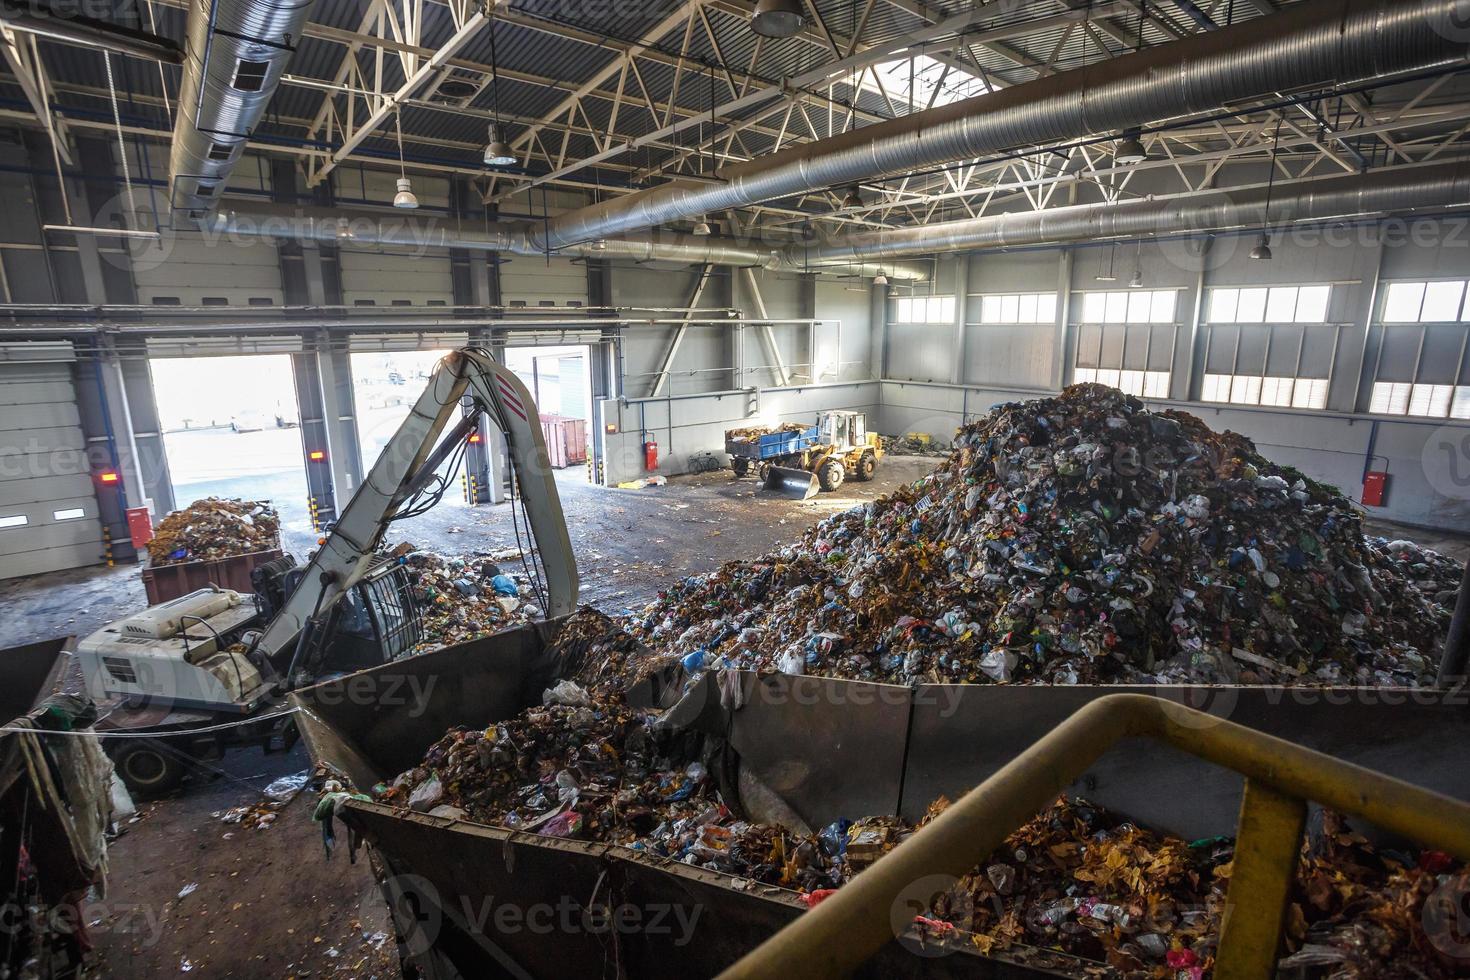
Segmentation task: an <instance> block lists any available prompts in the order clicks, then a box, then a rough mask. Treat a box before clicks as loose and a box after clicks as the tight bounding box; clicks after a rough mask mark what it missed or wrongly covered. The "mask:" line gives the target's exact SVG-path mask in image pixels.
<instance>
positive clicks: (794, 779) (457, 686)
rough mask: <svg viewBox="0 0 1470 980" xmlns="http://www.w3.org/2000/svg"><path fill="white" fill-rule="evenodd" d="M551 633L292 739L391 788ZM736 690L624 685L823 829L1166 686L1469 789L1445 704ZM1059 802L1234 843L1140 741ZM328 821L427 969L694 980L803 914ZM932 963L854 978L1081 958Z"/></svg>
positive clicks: (1195, 764)
mask: <svg viewBox="0 0 1470 980" xmlns="http://www.w3.org/2000/svg"><path fill="white" fill-rule="evenodd" d="M558 626H559V624H558V623H556V622H552V623H548V624H540V625H537V626H530V627H521V628H518V629H515V630H510V631H507V632H504V633H501V634H497V635H495V636H492V637H489V638H486V639H482V640H478V641H474V642H472V643H468V644H463V645H460V646H456V647H449V648H445V649H443V650H439V651H435V652H434V653H430V654H426V655H424V656H420V657H415V658H412V659H409V660H405V661H400V662H397V663H394V664H388V665H384V666H382V667H378V668H374V669H371V670H368V671H363V672H361V673H358V674H353V675H348V676H346V677H342V678H337V679H334V680H331V681H328V682H325V683H322V684H319V685H316V686H315V687H312V688H308V689H305V690H303V691H299V692H297V693H296V694H295V695H294V696H293V698H294V700H295V702H296V703H297V704H298V705H299V706H300V707H301V708H302V713H301V715H300V716H299V723H300V726H301V729H302V734H303V736H304V738H305V739H306V741H307V744H308V746H309V747H310V749H311V752H312V755H313V757H314V758H316V759H318V760H320V761H325V762H328V763H331V764H332V765H334V766H336V767H337V768H338V769H340V770H341V771H342V772H344V773H345V774H347V775H348V776H350V777H351V779H352V780H353V781H354V782H355V783H356V784H357V785H358V786H359V787H363V788H366V787H369V786H372V785H373V784H375V783H376V782H378V781H380V780H384V779H390V778H392V777H393V776H396V775H397V774H398V773H399V772H401V771H403V770H405V769H407V768H410V767H411V766H413V765H415V764H417V763H418V761H419V760H420V758H421V757H422V753H423V751H424V749H425V748H426V747H427V746H428V745H429V744H431V743H432V742H433V741H435V740H436V739H438V738H439V737H440V736H441V735H442V734H443V733H444V732H445V731H446V730H447V729H448V728H450V727H452V726H455V725H472V726H483V725H486V724H489V723H491V722H493V721H497V720H500V719H503V718H505V717H508V716H509V715H511V714H514V713H515V712H517V711H519V710H521V709H522V708H524V707H526V706H529V705H531V704H536V703H539V701H540V692H541V690H542V689H544V687H546V686H547V684H548V682H549V681H550V680H551V679H552V678H553V675H554V670H555V667H554V664H553V663H552V662H550V661H549V659H548V657H547V656H546V646H547V644H548V643H549V641H550V640H551V639H552V638H554V636H555V631H556V630H557V628H558ZM739 680H740V683H739V684H738V685H728V684H727V685H725V686H724V689H723V697H722V693H721V686H720V685H717V684H716V683H715V682H714V678H713V676H712V675H710V674H706V675H704V676H702V677H700V678H698V679H696V680H695V681H694V683H692V684H691V685H688V686H687V693H684V694H683V695H682V697H680V692H681V691H682V690H684V689H685V687H686V685H685V684H684V683H683V679H682V678H680V677H677V676H666V677H664V678H662V679H661V683H656V684H653V685H650V686H647V687H645V688H644V689H643V690H641V691H640V692H638V693H639V695H640V697H641V699H642V700H644V701H645V702H649V701H651V702H653V703H659V704H662V705H667V706H669V707H667V709H666V711H665V718H664V720H665V722H666V723H668V724H673V725H676V726H680V727H687V728H694V729H697V730H702V731H704V732H706V733H707V735H708V736H709V737H711V738H713V739H718V740H722V742H723V744H724V745H725V746H726V748H727V751H728V752H729V753H730V754H731V755H732V757H733V758H732V766H734V767H736V768H738V769H747V770H749V771H750V772H751V773H752V774H754V775H756V776H757V777H758V778H759V779H760V781H761V782H763V783H764V784H765V785H766V786H767V787H768V788H770V789H771V790H773V791H774V792H775V793H777V794H778V795H779V796H781V797H782V798H783V799H784V801H785V802H786V803H787V804H789V805H790V806H791V808H792V809H794V810H795V811H796V812H797V814H798V815H800V816H801V817H802V818H803V819H805V820H806V822H807V823H808V824H809V825H811V826H822V825H824V824H826V823H828V822H830V821H832V820H834V819H836V818H838V817H849V818H857V817H861V816H869V815H881V814H894V813H897V814H902V815H905V816H908V817H911V818H913V817H917V816H920V815H922V813H923V811H924V809H925V807H926V806H927V805H928V804H929V802H930V801H931V800H933V799H934V798H935V797H937V796H938V795H940V794H946V795H949V796H951V797H955V796H958V795H960V794H962V793H963V792H964V791H966V790H968V789H969V788H971V787H972V786H974V785H976V784H977V783H979V782H980V781H982V780H983V779H984V778H986V777H987V776H989V775H991V774H992V773H993V772H994V771H996V770H997V769H998V768H1000V767H1001V766H1002V765H1004V764H1005V763H1006V762H1008V761H1009V760H1010V759H1011V758H1013V757H1014V756H1015V755H1017V754H1018V753H1019V752H1020V751H1021V750H1022V749H1023V748H1025V747H1026V746H1029V745H1030V744H1031V743H1032V742H1034V741H1035V740H1037V739H1038V738H1040V737H1041V736H1042V735H1044V734H1045V733H1046V732H1047V731H1049V730H1050V729H1051V728H1052V727H1054V726H1055V724H1057V723H1058V722H1059V721H1061V720H1062V719H1064V718H1065V717H1067V716H1068V715H1069V714H1071V713H1072V712H1073V711H1075V710H1076V709H1077V708H1079V707H1081V706H1082V705H1084V704H1086V703H1088V702H1089V701H1090V700H1092V699H1095V698H1097V697H1101V696H1103V695H1105V694H1109V693H1114V692H1117V691H1122V690H1132V691H1140V690H1142V691H1143V692H1144V693H1150V694H1155V695H1162V696H1164V697H1166V698H1168V699H1170V700H1172V701H1174V702H1175V703H1180V704H1186V705H1189V706H1192V707H1197V708H1202V709H1204V710H1206V711H1208V712H1211V713H1212V716H1213V717H1222V718H1230V719H1231V720H1234V721H1237V722H1241V723H1243V724H1246V725H1248V726H1251V727H1254V728H1259V729H1262V730H1264V731H1267V732H1269V733H1271V734H1275V735H1278V736H1281V737H1284V738H1287V739H1290V740H1292V741H1296V742H1299V743H1301V744H1304V745H1307V746H1310V747H1312V748H1316V749H1318V750H1320V751H1324V752H1327V753H1329V754H1331V755H1335V756H1338V757H1340V758H1343V759H1346V760H1348V761H1352V762H1356V763H1359V764H1361V765H1365V766H1367V767H1370V768H1373V769H1377V770H1379V771H1382V772H1386V773H1389V774H1391V775H1396V776H1399V777H1400V778H1403V779H1407V780H1409V781H1411V782H1414V783H1418V784H1420V785H1423V786H1426V787H1429V788H1431V789H1435V790H1438V791H1440V792H1443V793H1446V794H1448V795H1451V796H1454V797H1456V798H1459V799H1467V798H1470V784H1467V783H1466V781H1465V780H1464V766H1463V761H1462V760H1461V757H1460V754H1459V750H1458V748H1456V747H1457V746H1458V745H1461V744H1463V741H1464V740H1465V739H1466V738H1467V736H1470V711H1467V710H1466V707H1465V698H1464V693H1463V692H1461V691H1408V690H1403V691H1385V690H1374V689H1352V690H1348V689H1308V688H1303V689H1300V690H1292V689H1283V688H1264V687H1263V688H1249V687H1229V688H1219V687H1216V688H1210V687H1197V688H1196V687H1175V688H1149V689H1138V688H1121V687H1103V686H1099V687H1083V686H1078V687H999V686H995V687H992V686H980V685H936V686H921V687H913V688H909V687H898V686H894V685H882V684H865V683H860V682H851V681H839V680H831V679H825V678H812V677H793V676H789V675H767V676H764V677H760V676H757V675H755V674H749V673H747V674H744V675H742V676H741V677H740V679H739ZM1133 748H1137V747H1133ZM1073 789H1074V791H1075V792H1076V793H1077V794H1078V795H1081V796H1085V797H1087V798H1088V799H1091V800H1092V801H1094V802H1097V803H1101V804H1103V805H1106V806H1108V807H1109V808H1110V809H1112V810H1113V811H1115V812H1118V813H1121V814H1125V815H1127V816H1129V817H1131V818H1133V819H1135V820H1138V821H1139V822H1142V823H1145V824H1148V825H1151V826H1153V827H1154V828H1155V829H1158V830H1162V831H1167V832H1170V833H1173V834H1176V835H1180V836H1183V837H1186V838H1195V837H1207V836H1214V835H1233V834H1234V832H1235V827H1236V819H1237V816H1238V812H1239V804H1240V782H1239V779H1238V777H1235V776H1234V775H1233V774H1231V773H1228V772H1225V771H1223V770H1218V769H1215V768H1214V767H1211V766H1209V765H1208V764H1206V763H1203V762H1200V761H1199V760H1196V759H1194V758H1193V757H1189V756H1184V755H1182V754H1178V753H1174V752H1171V751H1168V750H1164V749H1161V748H1158V747H1155V746H1152V745H1150V746H1147V747H1146V748H1145V749H1144V751H1130V747H1129V746H1126V745H1125V746H1123V747H1121V748H1120V749H1117V750H1114V751H1111V752H1109V753H1107V754H1106V755H1104V756H1103V757H1102V759H1100V760H1099V761H1098V763H1097V764H1096V765H1094V766H1093V767H1092V768H1091V769H1090V770H1089V771H1088V772H1087V773H1086V774H1085V775H1084V776H1083V777H1082V778H1080V779H1079V780H1078V781H1077V782H1076V783H1075V784H1074V787H1073ZM728 798H729V797H728V796H727V799H728ZM342 817H343V819H344V821H345V822H346V823H347V824H348V826H349V827H351V828H352V829H353V830H354V831H355V832H356V833H359V834H361V835H362V837H363V838H364V839H365V840H366V841H367V843H368V844H369V845H370V847H371V848H372V850H373V853H374V855H375V859H376V860H377V861H378V863H379V864H380V866H381V868H382V869H383V871H384V872H385V874H386V875H387V884H386V890H387V892H388V895H389V897H390V899H392V902H393V907H394V908H395V910H396V912H397V913H398V914H396V915H395V921H396V924H397V926H398V929H399V935H400V938H401V939H402V941H403V943H404V947H403V948H404V950H405V952H406V955H407V956H408V958H409V959H410V960H412V961H413V962H414V963H415V965H417V966H420V967H422V968H424V969H426V970H427V971H428V972H427V975H429V976H454V975H456V973H455V972H454V971H458V973H462V974H464V975H481V974H484V973H487V972H488V973H490V974H491V975H502V974H503V975H508V976H532V977H542V976H565V975H576V974H580V973H584V972H587V971H596V972H599V973H600V972H601V971H603V969H604V968H605V967H609V965H610V964H616V968H617V973H618V975H622V976H629V977H663V976H669V977H673V976H679V977H687V976H707V975H712V974H714V973H716V972H718V971H719V970H720V969H721V968H723V967H724V966H726V965H728V964H729V963H731V962H732V961H733V960H734V959H736V958H737V957H738V956H739V955H740V954H741V953H742V952H744V951H745V950H748V949H751V948H753V947H754V946H755V945H757V944H758V943H759V942H760V941H762V940H763V939H764V938H766V937H767V936H768V935H770V933H771V932H772V931H773V930H774V929H776V928H779V927H780V926H781V925H782V924H783V923H785V922H787V921H789V920H790V919H791V918H793V917H795V916H797V915H799V914H800V913H801V910H802V908H803V906H802V905H801V903H800V901H799V900H798V897H797V896H796V894H795V893H793V892H790V891H786V890H784V889H779V888H770V887H766V886H761V885H753V884H751V883H749V882H746V881H744V880H741V879H737V878H732V877H730V876H726V875H722V874H718V873H714V872H710V871H707V870H704V869H701V868H697V867H691V866H687V865H682V864H677V863H673V862H670V861H668V860H667V859H663V858H657V857H652V856H650V855H647V854H644V853H642V852H638V851H634V850H630V849H627V848H623V847H618V846H612V845H604V844H588V843H584V842H578V841H570V840H559V839H554V838H548V837H544V836H540V835H536V834H532V833H526V832H521V831H511V830H507V829H503V828H498V827H489V826H483V825H477V824H472V823H467V822H464V821H459V820H453V819H445V818H440V817H433V816H427V815H422V814H413V813H408V812H405V811H402V810H395V809H392V808H389V807H385V806H381V805H378V804H374V803H367V802H360V801H357V802H351V803H349V804H348V805H347V807H346V809H345V811H344V813H343V814H342ZM977 857H978V856H977ZM590 909H611V910H617V909H626V911H625V912H624V913H623V914H624V915H625V916H626V919H625V922H633V921H636V922H641V923H643V926H644V927H643V928H641V929H640V928H638V927H637V926H636V925H626V927H625V928H622V929H620V928H618V927H617V925H616V924H615V923H614V924H613V925H611V926H607V925H606V924H605V923H594V922H593V920H591V919H589V918H588V915H589V912H588V910H590ZM404 910H407V912H405V911H404ZM563 910H565V911H563ZM609 914H611V913H609ZM654 915H659V916H660V917H661V918H659V920H658V928H657V929H655V928H653V926H652V925H651V922H652V917H653V916H654ZM681 916H682V918H681ZM681 923H682V924H683V925H681ZM597 925H602V926H604V927H602V928H598V927H596V926H597ZM548 937H554V941H548ZM941 945H943V944H941ZM935 952H937V950H936V948H935V946H934V943H933V940H930V941H929V942H928V944H927V945H925V944H921V943H919V942H918V941H917V940H915V939H914V937H913V936H912V935H910V936H908V937H907V938H906V939H901V940H896V941H894V942H893V943H890V944H889V946H888V947H887V948H886V949H885V951H884V953H883V955H882V956H880V957H878V958H876V959H874V960H872V961H870V962H869V963H868V964H867V967H866V968H865V970H866V971H867V975H871V976H884V977H889V976H909V975H918V974H920V973H922V974H923V975H925V976H1022V975H1037V974H1038V973H1041V974H1046V973H1048V972H1060V973H1063V974H1070V973H1075V972H1076V970H1077V969H1078V964H1077V963H1076V961H1073V960H1070V959H1069V958H1066V957H1059V956H1057V955H1056V954H1051V953H1043V952H1041V951H1036V950H1026V949H1022V950H1020V951H1012V953H1010V954H1008V955H1011V956H1012V958H1011V959H1007V960H1000V959H994V958H987V957H982V956H979V955H978V954H976V953H974V952H973V950H970V949H968V948H964V949H957V950H953V951H951V950H948V949H945V950H944V952H946V953H953V955H944V956H941V957H933V956H932V955H931V954H933V953H935ZM434 971H438V972H434Z"/></svg>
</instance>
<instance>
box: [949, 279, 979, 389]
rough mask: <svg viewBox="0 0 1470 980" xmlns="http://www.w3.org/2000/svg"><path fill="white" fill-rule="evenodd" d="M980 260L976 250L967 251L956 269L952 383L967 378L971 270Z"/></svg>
mask: <svg viewBox="0 0 1470 980" xmlns="http://www.w3.org/2000/svg"><path fill="white" fill-rule="evenodd" d="M978 261H979V257H978V256H976V254H975V253H974V252H966V253H965V254H964V255H962V256H961V257H960V260H959V263H958V265H957V268H956V269H955V280H956V281H955V289H954V367H953V369H952V370H951V371H950V377H949V381H950V384H962V383H963V382H964V380H965V356H966V354H965V340H966V335H967V334H968V333H969V331H968V329H967V328H966V326H965V321H966V320H967V319H968V318H969V313H968V310H969V305H970V272H971V270H972V269H973V268H974V266H975V263H976V262H978Z"/></svg>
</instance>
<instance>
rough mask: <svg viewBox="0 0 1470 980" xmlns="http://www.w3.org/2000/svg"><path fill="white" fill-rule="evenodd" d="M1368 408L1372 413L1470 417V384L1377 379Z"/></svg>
mask: <svg viewBox="0 0 1470 980" xmlns="http://www.w3.org/2000/svg"><path fill="white" fill-rule="evenodd" d="M1368 411H1370V412H1372V413H1374V414H1375V415H1417V416H1419V417H1420V418H1434V419H1444V418H1450V419H1470V386H1467V385H1448V384H1415V383H1412V382H1408V381H1377V382H1374V384H1373V397H1372V400H1371V401H1370V402H1369V404H1368Z"/></svg>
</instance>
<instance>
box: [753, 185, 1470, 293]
mask: <svg viewBox="0 0 1470 980" xmlns="http://www.w3.org/2000/svg"><path fill="white" fill-rule="evenodd" d="M1268 194H1269V201H1270V205H1271V208H1270V220H1271V223H1272V225H1273V226H1283V225H1290V224H1294V223H1296V222H1303V221H1328V220H1331V219H1334V218H1344V219H1349V218H1357V217H1361V216H1364V215H1373V214H1402V213H1405V212H1410V211H1416V210H1424V209H1431V210H1442V209H1444V208H1452V207H1460V206H1464V205H1470V162H1467V161H1465V160H1457V161H1451V162H1448V163H1436V164H1432V165H1420V166H1411V167H1400V168H1397V169H1394V170H1388V171H1378V172H1374V173H1367V174H1347V175H1344V176H1341V177H1318V178H1313V179H1311V180H1304V181H1294V182H1291V183H1277V184H1276V185H1275V188H1274V190H1271V191H1269V192H1268V190H1267V188H1266V187H1265V186H1264V185H1262V186H1258V187H1249V188H1243V189H1240V190H1212V191H1201V192H1197V193H1192V194H1181V195H1178V196H1176V197H1170V198H1159V199H1154V200H1138V201H1124V202H1119V203H1113V204H1082V205H1074V206H1071V207H1061V208H1052V209H1050V210H1046V211H1024V212H1016V213H1009V214H992V215H986V216H984V217H980V218H966V219H964V220H961V221H949V222H943V223H940V224H933V225H919V226H915V227H912V228H900V229H897V230H889V231H883V232H860V233H857V234H853V235H846V236H844V237H842V238H841V239H839V240H833V241H832V242H830V243H827V244H822V245H811V246H794V247H791V248H788V249H787V250H786V254H785V255H784V256H783V259H782V261H783V263H784V264H785V265H789V266H796V265H802V266H806V267H810V268H821V267H823V266H826V265H828V264H831V265H847V264H850V263H854V262H862V263H868V262H873V261H878V260H881V261H883V262H884V263H885V264H886V263H887V261H888V260H889V259H896V258H901V257H904V256H915V255H925V254H929V253H933V252H960V251H973V250H975V249H986V248H1006V247H1013V246H1022V245H1059V244H1064V243H1067V242H1089V241H1107V240H1108V239H1116V238H1137V237H1140V236H1144V237H1153V236H1159V237H1164V236H1177V235H1188V234H1193V233H1203V232H1209V231H1227V230H1231V229H1240V228H1257V229H1259V228H1262V227H1264V226H1265V224H1266V219H1267V214H1266V204H1267V200H1268Z"/></svg>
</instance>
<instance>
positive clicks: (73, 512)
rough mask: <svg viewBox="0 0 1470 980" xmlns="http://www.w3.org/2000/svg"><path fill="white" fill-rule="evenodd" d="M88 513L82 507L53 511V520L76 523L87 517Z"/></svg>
mask: <svg viewBox="0 0 1470 980" xmlns="http://www.w3.org/2000/svg"><path fill="white" fill-rule="evenodd" d="M86 516H87V512H86V511H85V510H84V509H82V508H81V507H73V508H71V509H70V510H53V511H52V512H51V519H52V520H54V521H74V520H76V519H77V518H79V517H86Z"/></svg>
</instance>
